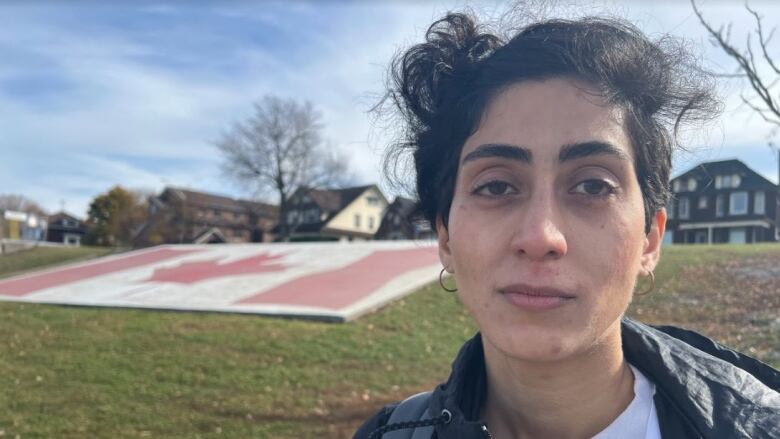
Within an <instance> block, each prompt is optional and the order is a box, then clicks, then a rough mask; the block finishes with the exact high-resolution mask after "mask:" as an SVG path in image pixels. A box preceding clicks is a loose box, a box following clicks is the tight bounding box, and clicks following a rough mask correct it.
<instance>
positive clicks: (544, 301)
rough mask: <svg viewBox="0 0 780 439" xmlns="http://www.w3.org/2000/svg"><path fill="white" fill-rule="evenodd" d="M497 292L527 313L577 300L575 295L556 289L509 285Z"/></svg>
mask: <svg viewBox="0 0 780 439" xmlns="http://www.w3.org/2000/svg"><path fill="white" fill-rule="evenodd" d="M499 292H500V293H501V294H502V295H503V296H504V297H505V298H506V299H507V300H508V301H509V302H510V303H512V304H513V305H515V306H517V307H519V308H522V309H525V310H529V311H544V310H548V309H554V308H558V307H561V306H564V305H566V304H567V303H570V302H571V301H573V300H574V299H576V298H577V296H576V295H574V294H571V293H569V292H566V291H564V290H559V289H557V288H550V287H534V286H531V285H526V284H515V285H510V286H507V287H504V288H500V289H499Z"/></svg>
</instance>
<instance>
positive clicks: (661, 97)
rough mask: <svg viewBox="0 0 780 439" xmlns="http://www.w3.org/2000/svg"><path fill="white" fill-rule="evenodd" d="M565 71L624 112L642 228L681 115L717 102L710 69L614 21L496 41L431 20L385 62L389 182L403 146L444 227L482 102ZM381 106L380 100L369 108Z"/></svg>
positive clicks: (421, 204)
mask: <svg viewBox="0 0 780 439" xmlns="http://www.w3.org/2000/svg"><path fill="white" fill-rule="evenodd" d="M564 76H570V77H574V78H577V79H580V80H583V81H585V82H586V83H588V84H590V85H592V86H594V87H595V88H596V89H597V90H599V91H600V92H601V94H602V95H603V96H604V98H605V99H606V100H607V102H608V103H610V104H611V105H615V106H616V107H617V108H619V109H621V110H622V111H623V112H624V116H625V118H624V119H625V123H626V126H625V128H626V132H627V133H628V136H629V138H630V139H631V142H632V146H633V149H634V153H635V154H634V155H635V163H634V166H635V168H636V173H637V179H638V181H639V186H640V187H641V190H642V197H643V199H644V208H645V231H646V232H649V231H650V226H651V223H652V218H653V215H654V214H655V213H656V212H657V211H658V210H660V209H661V208H663V207H664V206H665V205H666V203H667V202H668V200H669V197H670V191H669V174H670V171H671V159H672V150H673V149H674V147H675V146H678V142H677V134H678V128H679V127H680V125H681V124H682V123H683V122H690V121H696V120H698V121H701V120H704V119H709V118H711V117H713V116H714V115H715V114H716V113H717V110H718V109H719V106H720V105H719V102H718V101H717V100H716V99H715V97H714V94H713V89H714V81H713V79H712V76H711V75H709V74H707V73H706V72H704V71H703V70H702V69H700V68H699V67H697V65H696V62H695V60H694V59H693V57H692V56H690V55H689V54H688V53H687V51H686V50H684V48H683V47H682V45H680V44H679V42H677V41H675V40H674V39H672V38H669V37H664V38H661V39H660V40H658V41H650V40H649V39H648V38H647V37H646V36H645V35H644V34H643V33H642V32H641V31H640V30H639V29H637V28H636V27H634V26H633V25H631V24H629V23H626V22H624V21H622V20H618V19H611V18H610V19H608V18H583V19H579V20H546V21H542V22H537V23H534V24H530V25H528V26H525V27H523V28H521V29H520V30H519V32H517V34H516V35H515V36H514V37H513V38H511V39H509V41H503V40H502V38H501V37H499V36H497V35H494V34H491V33H488V32H483V31H482V30H481V29H480V27H479V25H477V23H476V20H475V19H474V18H473V17H472V16H471V15H468V14H464V13H450V14H447V15H446V16H445V17H444V18H442V19H440V20H438V21H436V22H434V23H433V24H432V25H431V26H430V28H429V29H428V31H427V32H426V34H425V42H424V43H422V44H417V45H414V46H412V47H411V48H409V49H408V50H406V51H405V52H402V53H400V54H399V55H397V56H396V57H395V59H394V60H393V62H392V64H391V67H390V75H389V81H388V91H387V94H386V96H385V99H384V101H383V103H386V102H390V103H392V104H393V106H392V107H393V109H394V110H395V111H397V112H398V113H397V114H398V115H399V116H400V117H401V119H402V121H403V126H404V131H403V134H402V136H401V138H400V139H398V141H397V142H396V143H394V144H392V145H391V146H390V148H389V149H388V151H387V154H386V156H385V169H386V171H387V174H388V175H389V176H390V177H391V180H392V179H393V178H395V180H396V181H397V174H396V173H395V172H394V170H395V169H397V168H395V166H396V163H398V159H399V158H400V156H401V155H402V154H403V153H405V152H410V151H411V152H412V156H413V160H414V165H415V169H416V175H417V181H416V190H417V197H418V213H419V214H421V215H422V216H423V217H424V218H426V219H427V220H428V221H430V223H431V225H432V226H434V229H435V221H436V218H437V217H441V218H442V221H443V223H444V226H445V227H446V226H447V218H448V216H449V210H450V204H451V203H452V197H453V193H454V190H455V178H456V175H457V169H458V162H459V158H460V152H461V149H462V147H463V144H464V143H465V141H466V139H467V138H468V137H469V136H471V135H472V134H473V133H474V132H475V131H476V130H477V128H478V124H479V121H480V118H481V116H482V114H483V112H484V111H485V109H486V108H487V106H488V104H489V103H490V101H491V99H492V98H493V97H495V96H496V95H497V94H498V93H500V92H501V91H502V90H503V89H505V88H506V87H508V86H510V85H512V84H515V83H517V82H521V81H525V80H540V79H546V78H552V77H564ZM381 107H382V105H381V104H380V106H379V108H381Z"/></svg>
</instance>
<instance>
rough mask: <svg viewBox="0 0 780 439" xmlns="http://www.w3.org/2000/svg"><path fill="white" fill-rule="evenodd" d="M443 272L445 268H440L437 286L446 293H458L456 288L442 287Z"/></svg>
mask: <svg viewBox="0 0 780 439" xmlns="http://www.w3.org/2000/svg"><path fill="white" fill-rule="evenodd" d="M444 270H446V268H442V269H441V271H440V272H439V285H440V286H441V289H442V290H444V291H446V292H448V293H454V292H456V291H458V287H455V288H447V287H446V286H444Z"/></svg>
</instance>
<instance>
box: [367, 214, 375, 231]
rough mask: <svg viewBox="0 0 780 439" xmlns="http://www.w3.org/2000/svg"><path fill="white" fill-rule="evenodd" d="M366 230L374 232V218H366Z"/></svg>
mask: <svg viewBox="0 0 780 439" xmlns="http://www.w3.org/2000/svg"><path fill="white" fill-rule="evenodd" d="M368 230H374V217H373V216H370V217H368Z"/></svg>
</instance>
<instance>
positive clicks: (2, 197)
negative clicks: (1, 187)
mask: <svg viewBox="0 0 780 439" xmlns="http://www.w3.org/2000/svg"><path fill="white" fill-rule="evenodd" d="M0 210H15V211H18V212H25V213H34V214H36V215H46V212H45V211H44V210H43V208H42V207H41V206H40V205H39V204H38V203H36V202H35V201H33V200H31V199H29V198H27V197H25V196H24V195H19V194H0Z"/></svg>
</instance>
